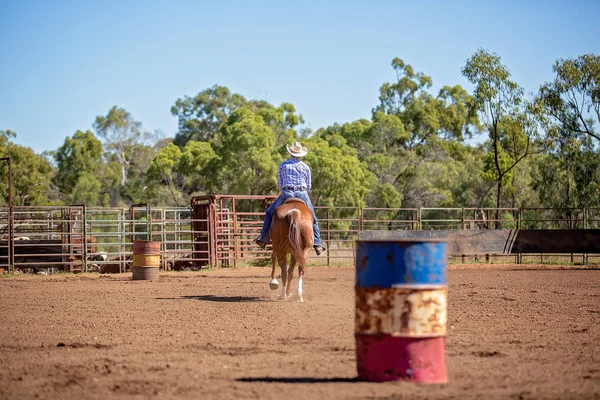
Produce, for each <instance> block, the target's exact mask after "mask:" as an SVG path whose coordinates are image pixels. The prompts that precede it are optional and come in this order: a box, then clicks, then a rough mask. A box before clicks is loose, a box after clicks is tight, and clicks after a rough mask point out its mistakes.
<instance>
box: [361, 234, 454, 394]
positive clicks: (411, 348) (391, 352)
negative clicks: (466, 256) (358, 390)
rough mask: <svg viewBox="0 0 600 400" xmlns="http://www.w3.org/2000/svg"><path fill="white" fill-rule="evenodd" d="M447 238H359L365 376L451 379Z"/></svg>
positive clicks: (428, 380)
mask: <svg viewBox="0 0 600 400" xmlns="http://www.w3.org/2000/svg"><path fill="white" fill-rule="evenodd" d="M446 263H447V254H446V243H445V242H443V241H438V240H428V239H411V240H358V241H357V242H356V321H355V323H356V325H355V339H356V363H357V369H358V377H359V379H361V380H367V381H373V382H382V381H392V380H405V381H412V382H419V383H445V382H447V381H448V378H447V373H446V361H445V349H444V337H445V336H446V320H447V299H448V280H447V278H446Z"/></svg>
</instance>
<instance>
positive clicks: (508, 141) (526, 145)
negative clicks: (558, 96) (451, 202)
mask: <svg viewBox="0 0 600 400" xmlns="http://www.w3.org/2000/svg"><path fill="white" fill-rule="evenodd" d="M462 73H463V75H464V76H465V77H466V78H467V79H468V80H469V81H470V82H471V83H472V84H473V85H474V92H473V99H472V102H471V104H470V113H471V114H472V115H475V114H477V115H478V116H479V117H480V120H481V121H482V123H483V126H484V129H485V131H487V134H488V138H489V149H488V152H487V154H486V155H485V157H484V169H483V171H482V176H483V177H484V178H485V179H486V180H489V181H492V182H494V185H495V186H496V208H498V209H499V208H501V207H502V195H503V188H504V187H505V186H506V185H508V184H509V183H510V182H511V180H512V178H513V174H514V172H515V171H514V169H515V167H516V166H517V165H518V164H519V163H520V162H521V161H522V160H524V159H525V157H527V156H529V155H531V154H533V153H536V152H540V151H542V150H543V147H540V146H539V145H540V143H541V142H540V131H539V119H538V116H539V110H537V109H536V108H535V106H534V105H532V104H529V103H527V102H525V100H524V92H523V89H522V88H521V87H520V86H519V85H518V84H517V83H515V82H514V81H512V80H511V74H510V72H509V70H508V68H507V67H506V66H505V65H503V64H502V63H501V60H500V56H498V55H497V54H495V53H491V52H489V51H487V50H483V49H479V50H478V51H477V52H476V53H475V54H473V56H471V57H470V58H469V59H468V60H467V62H466V64H465V66H464V67H463V69H462ZM492 187H493V186H492ZM490 188H491V187H490ZM498 217H499V211H497V214H496V219H498Z"/></svg>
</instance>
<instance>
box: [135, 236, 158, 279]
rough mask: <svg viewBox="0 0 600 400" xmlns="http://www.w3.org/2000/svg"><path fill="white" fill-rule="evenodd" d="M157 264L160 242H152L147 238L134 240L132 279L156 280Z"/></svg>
mask: <svg viewBox="0 0 600 400" xmlns="http://www.w3.org/2000/svg"><path fill="white" fill-rule="evenodd" d="M159 266H160V242H154V241H149V240H134V242H133V280H134V281H136V280H144V281H153V280H157V279H158V267H159Z"/></svg>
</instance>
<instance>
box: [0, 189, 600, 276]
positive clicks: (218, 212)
mask: <svg viewBox="0 0 600 400" xmlns="http://www.w3.org/2000/svg"><path fill="white" fill-rule="evenodd" d="M274 199H275V196H237V195H207V196H197V197H194V198H192V200H191V204H190V207H156V208H155V207H151V206H150V205H148V204H134V205H132V206H131V207H129V208H99V207H85V206H83V205H74V206H44V207H24V206H11V207H2V208H0V235H1V238H0V269H4V270H5V271H8V272H15V271H24V272H38V273H48V272H54V271H57V270H62V271H71V272H90V271H100V272H125V271H127V270H129V269H130V268H131V259H132V251H133V241H134V240H153V241H159V242H160V243H161V265H160V267H161V269H163V270H170V269H190V268H191V269H197V268H201V267H228V266H233V267H236V266H238V265H241V264H243V263H246V264H247V263H256V264H258V265H261V264H265V263H268V262H269V260H270V252H269V251H268V249H267V251H265V250H262V249H260V248H259V247H257V246H255V245H254V243H253V239H254V238H255V237H257V236H258V234H259V232H260V229H261V227H262V221H263V216H264V210H265V209H266V207H267V206H268V205H269V204H270V203H271V202H272V201H273V200H274ZM315 209H316V213H317V217H318V218H319V226H320V229H321V235H322V239H323V240H324V242H325V243H326V244H327V248H328V249H327V251H326V252H325V253H324V254H323V255H322V256H321V257H318V258H317V257H313V260H314V262H320V263H324V264H327V265H331V264H333V263H339V262H345V263H347V262H348V261H352V260H353V259H354V257H355V242H356V240H357V239H358V235H359V232H362V231H418V230H420V231H428V230H429V231H432V230H494V229H516V230H518V229H600V208H581V209H575V208H572V209H550V208H500V209H496V208H468V207H466V208H371V207H366V208H358V207H315ZM479 255H480V256H481V254H479ZM449 256H451V257H461V259H462V260H464V258H465V256H477V255H476V254H475V253H474V254H456V255H449ZM589 256H594V255H589V254H587V255H585V257H586V258H585V260H586V262H587V260H588V257H589ZM505 257H515V255H514V254H511V255H508V254H507V255H505ZM541 257H543V255H541ZM486 258H487V257H486ZM542 259H543V258H542ZM515 260H516V261H518V262H522V261H523V258H522V257H516V258H515ZM571 260H573V254H571Z"/></svg>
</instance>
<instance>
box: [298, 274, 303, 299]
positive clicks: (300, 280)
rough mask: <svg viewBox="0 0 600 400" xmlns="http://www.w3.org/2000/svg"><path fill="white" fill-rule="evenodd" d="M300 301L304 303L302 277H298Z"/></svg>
mask: <svg viewBox="0 0 600 400" xmlns="http://www.w3.org/2000/svg"><path fill="white" fill-rule="evenodd" d="M298 301H300V302H302V301H304V299H303V298H302V276H300V277H298Z"/></svg>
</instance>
